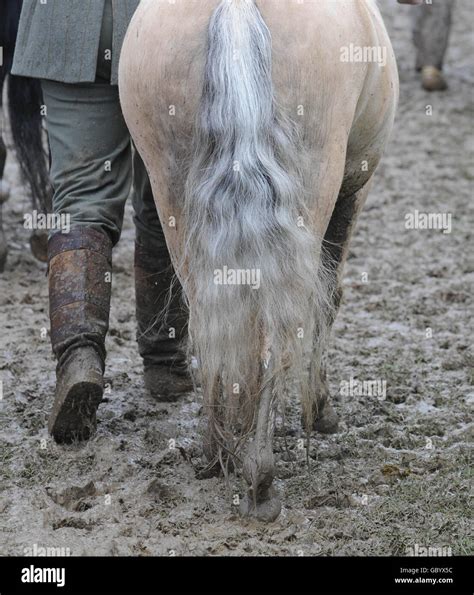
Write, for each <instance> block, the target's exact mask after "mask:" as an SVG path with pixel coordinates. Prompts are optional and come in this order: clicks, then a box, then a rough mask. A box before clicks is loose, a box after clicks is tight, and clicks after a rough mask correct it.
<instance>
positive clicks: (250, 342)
mask: <svg viewBox="0 0 474 595" xmlns="http://www.w3.org/2000/svg"><path fill="white" fill-rule="evenodd" d="M119 78H120V83H119V85H120V94H121V101H122V105H123V111H124V114H125V118H126V120H127V123H128V126H129V128H130V131H131V133H132V136H133V138H134V141H135V143H136V146H137V148H138V150H139V152H140V154H141V156H142V157H143V160H144V162H145V164H146V167H147V170H148V172H149V174H150V178H151V183H152V187H153V192H154V196H155V201H156V205H157V208H158V212H159V215H160V219H161V222H162V224H163V227H164V230H165V234H166V240H167V242H168V247H169V249H170V252H171V255H172V259H173V262H174V265H175V269H176V272H177V275H178V277H179V280H180V282H181V283H182V285H183V288H184V292H185V295H186V299H187V303H188V306H189V310H190V322H189V337H190V351H191V353H193V354H194V355H195V356H196V358H197V361H198V364H199V369H200V382H201V384H202V388H203V395H204V403H205V410H206V413H207V418H208V420H209V423H208V431H207V433H206V438H205V452H206V453H207V456H208V457H211V460H212V458H214V460H217V461H219V460H220V462H221V464H225V462H226V460H227V457H228V456H229V453H230V454H231V455H235V456H234V457H233V458H232V461H234V463H235V462H236V461H237V462H238V461H239V460H240V457H239V453H243V475H244V478H245V480H246V482H247V483H248V485H249V490H248V493H247V495H246V497H245V498H244V499H243V501H242V503H241V512H242V514H246V515H251V516H255V517H257V518H259V519H262V520H272V519H274V518H276V517H277V516H278V514H279V512H280V508H281V505H280V502H279V500H278V497H277V495H276V493H275V490H274V488H273V487H272V485H271V484H272V481H273V477H274V456H273V447H272V440H273V426H274V419H275V410H276V406H277V404H278V402H279V400H280V399H283V397H284V395H285V394H286V390H287V388H288V385H289V384H290V383H291V385H292V386H293V387H294V386H296V387H297V389H298V392H299V393H300V395H301V400H302V406H303V421H304V423H305V425H306V429H307V431H310V430H311V429H312V428H313V427H315V428H317V429H322V430H327V431H330V430H334V429H335V427H334V426H335V419H334V418H335V414H334V411H333V410H332V408H331V406H330V404H329V401H328V398H329V397H328V390H327V386H326V377H325V370H324V369H323V367H322V366H321V365H320V359H321V353H322V350H323V347H324V341H325V338H326V336H327V330H328V327H330V325H331V323H332V321H333V319H334V314H335V311H336V309H337V307H338V305H339V301H340V293H341V289H340V281H341V274H342V268H343V265H344V261H345V259H346V256H347V250H348V243H349V240H350V236H351V233H352V230H353V227H354V224H355V222H356V219H357V216H358V214H359V212H360V210H361V208H362V206H363V204H364V202H365V199H366V197H367V193H368V190H369V187H370V185H371V181H372V177H373V174H374V171H375V168H376V167H377V164H378V162H379V160H380V158H381V155H382V152H383V149H384V147H385V144H386V142H387V139H388V136H389V133H390V130H391V128H392V125H393V119H394V114H395V109H396V104H397V97H398V75H397V68H396V63H395V58H394V55H393V51H392V47H391V44H390V40H389V38H388V35H387V32H386V30H385V27H384V24H383V22H382V18H381V16H380V14H379V11H378V9H377V6H376V4H375V2H374V1H373V0H337V1H334V0H223V1H221V0H199V1H195V0H142V2H141V4H140V6H139V8H138V9H137V12H136V14H135V16H134V18H133V20H132V22H131V24H130V28H129V30H128V33H127V36H126V39H125V42H124V46H123V49H122V55H121V63H120V75H119ZM308 362H309V363H308ZM295 383H296V384H295Z"/></svg>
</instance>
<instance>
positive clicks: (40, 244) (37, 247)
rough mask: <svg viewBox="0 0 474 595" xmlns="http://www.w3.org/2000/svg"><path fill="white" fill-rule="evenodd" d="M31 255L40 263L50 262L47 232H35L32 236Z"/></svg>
mask: <svg viewBox="0 0 474 595" xmlns="http://www.w3.org/2000/svg"><path fill="white" fill-rule="evenodd" d="M30 248H31V253H32V254H33V256H34V257H35V258H36V260H39V261H40V262H46V261H47V260H48V233H47V232H45V231H34V232H33V233H32V234H31V236H30Z"/></svg>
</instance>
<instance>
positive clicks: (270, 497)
mask: <svg viewBox="0 0 474 595" xmlns="http://www.w3.org/2000/svg"><path fill="white" fill-rule="evenodd" d="M239 512H240V514H241V516H243V517H249V518H254V519H257V520H258V521H262V522H263V523H271V522H272V521H274V520H275V519H276V518H277V517H278V515H279V514H280V512H281V502H280V499H279V498H278V496H277V495H276V492H275V490H274V489H273V487H270V488H269V489H268V490H267V492H266V494H265V497H264V498H262V497H261V498H260V499H259V501H257V502H254V499H253V496H252V491H251V490H249V491H248V493H247V494H246V496H245V498H244V499H243V500H242V501H241V502H240V509H239Z"/></svg>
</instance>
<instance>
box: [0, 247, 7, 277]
mask: <svg viewBox="0 0 474 595" xmlns="http://www.w3.org/2000/svg"><path fill="white" fill-rule="evenodd" d="M7 255H8V252H7V250H5V251H2V249H1V248H0V273H3V272H4V270H5V265H6V263H7Z"/></svg>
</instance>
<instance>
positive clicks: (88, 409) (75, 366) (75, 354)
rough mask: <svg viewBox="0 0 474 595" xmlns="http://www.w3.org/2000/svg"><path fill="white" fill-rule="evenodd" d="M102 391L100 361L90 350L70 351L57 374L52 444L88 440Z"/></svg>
mask: <svg viewBox="0 0 474 595" xmlns="http://www.w3.org/2000/svg"><path fill="white" fill-rule="evenodd" d="M103 390H104V381H103V372H102V362H101V359H100V357H99V355H98V353H97V351H96V350H95V349H94V348H93V347H78V348H77V349H74V351H72V353H71V354H70V356H69V357H68V359H67V360H66V362H65V363H64V364H63V365H62V366H61V367H60V369H59V370H58V373H57V384H56V392H55V398H54V405H53V410H52V412H51V415H50V417H49V424H48V427H49V431H50V433H51V434H52V436H53V438H54V439H55V440H56V442H58V443H60V444H69V443H71V442H75V441H81V440H88V439H89V438H90V436H91V435H92V434H93V433H94V431H95V428H96V412H97V408H98V407H99V404H100V402H101V400H102V395H103Z"/></svg>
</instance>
